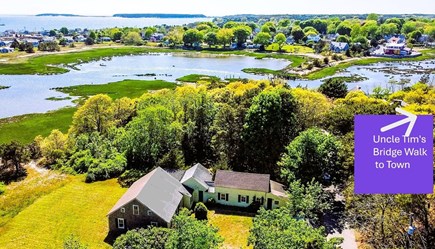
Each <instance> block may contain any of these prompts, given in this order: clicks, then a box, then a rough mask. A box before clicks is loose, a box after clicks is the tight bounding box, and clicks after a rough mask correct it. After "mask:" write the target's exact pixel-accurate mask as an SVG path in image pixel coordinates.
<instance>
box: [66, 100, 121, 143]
mask: <svg viewBox="0 0 435 249" xmlns="http://www.w3.org/2000/svg"><path fill="white" fill-rule="evenodd" d="M112 104H113V103H112V99H111V98H110V97H109V96H107V95H103V94H98V95H95V96H93V97H90V98H89V99H88V100H86V102H85V103H84V104H83V106H81V107H80V108H79V109H78V110H77V111H76V112H75V113H74V117H73V121H72V126H71V128H70V132H72V133H73V134H80V133H91V132H94V131H96V132H99V133H106V132H107V131H108V130H109V128H110V127H113V126H114V124H115V122H114V121H115V120H114V116H113V115H114V112H113V106H112Z"/></svg>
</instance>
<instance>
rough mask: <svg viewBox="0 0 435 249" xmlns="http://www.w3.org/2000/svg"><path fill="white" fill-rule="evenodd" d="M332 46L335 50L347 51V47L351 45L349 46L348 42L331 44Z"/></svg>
mask: <svg viewBox="0 0 435 249" xmlns="http://www.w3.org/2000/svg"><path fill="white" fill-rule="evenodd" d="M331 45H332V46H333V47H334V48H339V49H345V48H346V46H348V45H349V44H347V43H346V42H331Z"/></svg>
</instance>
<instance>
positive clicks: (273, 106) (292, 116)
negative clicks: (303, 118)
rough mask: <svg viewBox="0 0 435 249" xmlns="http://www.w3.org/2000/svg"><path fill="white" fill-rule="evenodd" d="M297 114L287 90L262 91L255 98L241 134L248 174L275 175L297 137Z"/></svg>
mask: <svg viewBox="0 0 435 249" xmlns="http://www.w3.org/2000/svg"><path fill="white" fill-rule="evenodd" d="M296 112H297V103H296V100H295V99H294V97H293V95H292V93H291V91H290V90H287V89H284V88H277V89H273V90H265V91H263V92H262V93H260V94H259V95H258V96H257V97H255V98H254V100H253V103H252V105H251V107H250V108H249V110H248V112H247V114H246V118H245V125H244V131H243V140H244V142H245V148H246V157H247V158H246V162H247V163H246V165H247V167H248V168H247V169H248V170H249V171H251V172H256V173H269V174H272V176H273V177H276V176H277V175H278V169H277V167H276V163H277V161H278V160H279V157H280V155H281V153H282V152H284V148H285V146H286V145H287V144H288V143H289V142H290V140H291V139H293V138H294V137H295V134H296V128H297V121H296Z"/></svg>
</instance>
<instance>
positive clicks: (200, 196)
mask: <svg viewBox="0 0 435 249" xmlns="http://www.w3.org/2000/svg"><path fill="white" fill-rule="evenodd" d="M203 199H204V192H202V191H199V202H204V200H203Z"/></svg>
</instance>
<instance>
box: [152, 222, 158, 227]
mask: <svg viewBox="0 0 435 249" xmlns="http://www.w3.org/2000/svg"><path fill="white" fill-rule="evenodd" d="M151 226H153V227H157V226H159V223H158V222H155V221H151Z"/></svg>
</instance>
